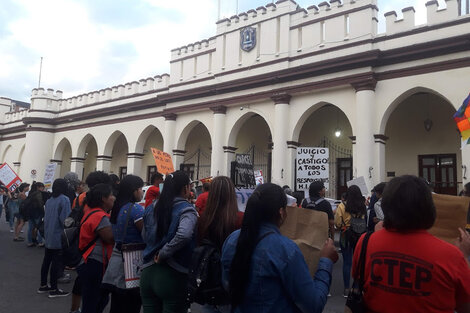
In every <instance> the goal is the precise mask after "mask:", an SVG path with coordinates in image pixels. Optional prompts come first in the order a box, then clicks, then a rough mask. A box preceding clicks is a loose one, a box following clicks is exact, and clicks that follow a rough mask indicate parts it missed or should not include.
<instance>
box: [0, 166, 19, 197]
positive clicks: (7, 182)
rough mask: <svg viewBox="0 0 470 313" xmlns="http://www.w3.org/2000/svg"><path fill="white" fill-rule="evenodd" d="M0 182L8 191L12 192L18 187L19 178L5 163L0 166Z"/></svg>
mask: <svg viewBox="0 0 470 313" xmlns="http://www.w3.org/2000/svg"><path fill="white" fill-rule="evenodd" d="M0 182H2V184H3V185H4V186H5V187H7V188H8V190H10V191H11V192H13V191H15V189H16V188H18V187H19V186H20V184H21V178H20V177H19V176H18V175H17V174H16V173H15V171H14V170H12V168H11V167H10V166H9V165H8V164H7V163H3V164H2V165H1V166H0Z"/></svg>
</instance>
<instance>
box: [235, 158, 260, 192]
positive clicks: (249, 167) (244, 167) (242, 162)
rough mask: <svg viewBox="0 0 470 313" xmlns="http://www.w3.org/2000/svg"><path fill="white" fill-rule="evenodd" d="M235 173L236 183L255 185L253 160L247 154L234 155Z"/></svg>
mask: <svg viewBox="0 0 470 313" xmlns="http://www.w3.org/2000/svg"><path fill="white" fill-rule="evenodd" d="M235 161H236V166H235V173H236V180H235V182H236V184H237V185H243V186H255V185H256V182H255V173H254V171H253V162H252V160H251V155H249V154H237V155H235Z"/></svg>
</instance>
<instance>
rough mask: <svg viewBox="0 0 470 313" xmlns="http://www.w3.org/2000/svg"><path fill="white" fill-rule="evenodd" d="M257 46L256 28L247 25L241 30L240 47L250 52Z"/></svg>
mask: <svg viewBox="0 0 470 313" xmlns="http://www.w3.org/2000/svg"><path fill="white" fill-rule="evenodd" d="M255 46H256V28H253V27H245V28H243V29H242V30H241V31H240V48H241V49H242V50H243V51H246V52H249V51H251V50H252V49H253V48H254V47H255Z"/></svg>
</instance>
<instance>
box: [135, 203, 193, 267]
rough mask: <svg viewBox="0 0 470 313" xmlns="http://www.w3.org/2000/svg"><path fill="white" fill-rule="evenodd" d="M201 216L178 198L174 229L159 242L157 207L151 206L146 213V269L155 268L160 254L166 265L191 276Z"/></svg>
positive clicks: (174, 210)
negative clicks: (190, 266)
mask: <svg viewBox="0 0 470 313" xmlns="http://www.w3.org/2000/svg"><path fill="white" fill-rule="evenodd" d="M196 223H197V213H196V210H195V209H194V207H193V206H192V205H191V204H190V203H189V202H187V201H186V200H185V199H183V198H181V197H176V198H175V200H174V202H173V210H172V217H171V223H170V227H169V229H168V233H167V234H166V235H165V237H164V238H162V239H161V240H158V241H157V238H156V232H157V223H156V220H155V218H154V204H152V205H150V206H148V207H147V208H146V209H145V213H144V236H143V239H144V242H145V243H146V244H147V246H146V248H145V250H144V252H143V257H144V265H143V268H145V267H147V266H149V265H151V264H153V257H154V255H155V254H156V253H158V255H159V258H160V259H161V260H162V261H166V262H167V263H168V265H170V266H171V267H172V268H173V269H175V270H177V271H178V272H182V273H187V272H188V267H189V263H190V262H191V255H192V252H193V250H194V247H195V246H196V234H195V229H196Z"/></svg>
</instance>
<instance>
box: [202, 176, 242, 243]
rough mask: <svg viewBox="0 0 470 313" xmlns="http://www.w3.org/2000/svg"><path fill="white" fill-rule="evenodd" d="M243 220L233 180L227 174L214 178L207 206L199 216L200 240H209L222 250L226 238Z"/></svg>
mask: <svg viewBox="0 0 470 313" xmlns="http://www.w3.org/2000/svg"><path fill="white" fill-rule="evenodd" d="M242 220H243V213H242V212H239V211H238V204H237V194H236V193H235V186H234V185H233V182H232V180H231V179H230V178H229V177H227V176H218V177H216V178H214V180H212V182H211V190H210V192H209V196H208V198H207V204H206V208H205V210H204V213H202V215H201V217H200V218H199V225H198V237H199V241H202V240H204V239H206V240H209V241H210V242H212V243H213V244H215V245H216V246H217V247H218V248H219V249H221V250H222V245H223V244H224V241H225V239H227V237H228V235H230V234H231V233H232V232H233V231H235V230H236V229H239V228H240V227H241V223H242Z"/></svg>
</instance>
